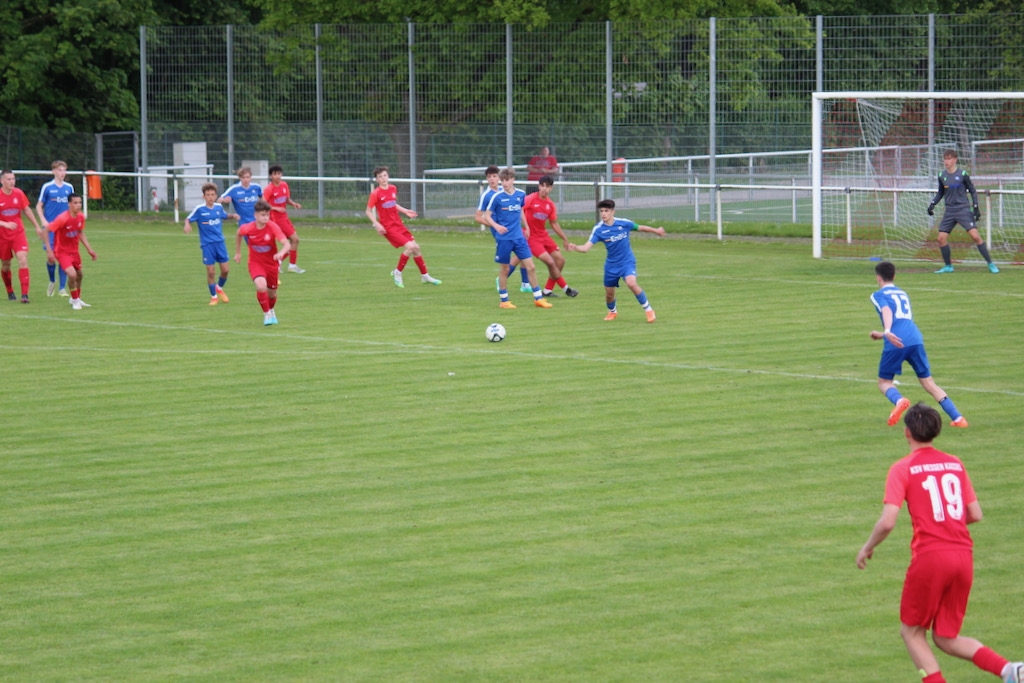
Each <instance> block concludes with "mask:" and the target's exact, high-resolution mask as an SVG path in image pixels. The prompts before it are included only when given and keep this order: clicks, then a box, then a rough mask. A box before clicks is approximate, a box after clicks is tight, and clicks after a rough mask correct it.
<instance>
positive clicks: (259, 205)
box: [252, 199, 270, 212]
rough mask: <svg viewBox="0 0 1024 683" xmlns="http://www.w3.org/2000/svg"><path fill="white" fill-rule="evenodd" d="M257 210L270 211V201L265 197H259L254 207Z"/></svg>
mask: <svg viewBox="0 0 1024 683" xmlns="http://www.w3.org/2000/svg"><path fill="white" fill-rule="evenodd" d="M252 210H253V211H254V212H255V211H270V202H268V201H267V200H265V199H257V200H256V204H255V205H254V206H253V207H252Z"/></svg>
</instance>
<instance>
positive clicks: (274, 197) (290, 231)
mask: <svg viewBox="0 0 1024 683" xmlns="http://www.w3.org/2000/svg"><path fill="white" fill-rule="evenodd" d="M269 173H270V184H269V185H267V186H266V187H264V188H263V198H264V199H266V200H267V203H269V204H270V216H271V220H273V221H274V222H275V223H277V225H278V227H280V228H281V232H283V233H284V236H285V237H287V238H288V242H289V243H290V244H291V245H292V250H291V251H290V252H289V253H288V264H289V265H288V272H289V273H305V272H306V271H304V270H303V269H302V268H299V266H298V265H297V264H296V263H295V262H296V261H297V260H298V258H299V235H298V234H297V233H296V232H295V226H294V225H292V221H291V219H290V218H288V207H289V206H290V207H292V208H293V209H301V208H302V204H299V203H298V202H295V201H292V193H291V190H290V189H289V188H288V183H286V182H285V181H283V180H281V176H282V175H284V169H282V168H281V167H280V166H278V165H277V164H274V165H273V166H271V167H270V171H269ZM281 267H282V268H284V263H283V262H282V263H281Z"/></svg>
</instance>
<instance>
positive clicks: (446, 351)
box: [0, 313, 1024, 396]
mask: <svg viewBox="0 0 1024 683" xmlns="http://www.w3.org/2000/svg"><path fill="white" fill-rule="evenodd" d="M0 318H21V319H33V320H46V321H52V322H62V323H71V324H77V325H100V326H108V327H135V328H140V329H152V330H167V331H174V332H201V333H206V334H214V335H232V336H239V337H250V338H260V339H266V338H267V337H268V336H272V337H274V338H275V339H284V340H291V341H300V342H316V343H321V344H322V343H334V344H342V345H346V346H356V347H360V346H361V347H364V348H363V350H358V351H353V350H352V349H344V350H342V349H338V350H337V351H301V350H297V349H289V351H288V353H289V354H291V355H294V356H307V357H318V356H319V357H322V356H332V355H338V354H342V353H344V354H345V355H352V354H353V353H358V354H360V355H379V354H393V353H395V352H400V353H411V354H437V355H464V354H487V355H495V354H502V355H506V356H514V357H518V358H529V359H538V360H552V361H569V360H571V361H583V362H588V363H606V364H612V365H632V366H636V367H646V368H663V369H668V370H686V371H695V372H710V373H727V374H736V375H762V376H767V377H788V378H794V379H807V380H820V381H826V382H856V383H863V384H875V383H876V382H877V379H875V378H862V377H845V376H841V375H819V374H811V373H799V372H783V371H778V370H761V369H757V368H730V367H725V366H721V365H698V364H693V363H669V362H664V361H650V360H644V359H622V358H604V357H600V356H589V355H586V354H555V353H531V352H526V351H515V350H506V348H507V347H497V346H494V345H487V346H482V347H479V348H478V347H465V346H434V345H429V344H403V343H399V342H379V341H368V340H365V339H345V338H337V337H319V336H311V335H297V334H287V333H285V334H282V333H280V332H268V331H263V330H259V331H255V330H220V329H215V328H204V327H195V326H189V325H156V324H150V323H132V322H111V321H101V320H88V319H83V318H57V317H53V316H32V315H7V314H2V313H0ZM0 349H2V350H5V351H35V352H39V351H44V352H48V353H49V352H68V351H75V352H78V353H83V352H91V353H110V354H118V353H135V354H151V355H182V354H185V355H196V354H209V355H249V354H252V353H255V352H256V351H255V350H243V349H219V350H218V349H180V348H179V349H159V348H126V347H120V346H119V347H89V346H72V347H64V346H40V345H31V346H30V345H12V344H0ZM950 388H951V389H955V390H956V391H964V392H973V393H979V394H998V395H1002V396H1024V392H1019V391H1009V390H1004V389H980V388H975V387H963V386H958V387H950Z"/></svg>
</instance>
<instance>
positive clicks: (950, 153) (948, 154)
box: [942, 149, 960, 159]
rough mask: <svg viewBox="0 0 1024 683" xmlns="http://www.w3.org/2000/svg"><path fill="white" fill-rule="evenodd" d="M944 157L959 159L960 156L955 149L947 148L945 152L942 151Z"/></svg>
mask: <svg viewBox="0 0 1024 683" xmlns="http://www.w3.org/2000/svg"><path fill="white" fill-rule="evenodd" d="M942 158H943V159H959V158H960V157H959V156H957V154H956V150H955V149H947V150H946V151H945V152H943V153H942Z"/></svg>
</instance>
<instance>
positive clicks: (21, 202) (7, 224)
mask: <svg viewBox="0 0 1024 683" xmlns="http://www.w3.org/2000/svg"><path fill="white" fill-rule="evenodd" d="M15 182H16V180H15V178H14V171H12V170H10V169H9V168H5V169H3V170H2V171H0V276H2V277H3V281H4V287H5V288H6V289H7V298H8V299H10V300H11V301H17V300H18V297H17V296H15V295H14V282H13V280H12V279H11V257H14V258H16V259H17V260H18V281H19V282H20V283H21V303H23V304H27V303H28V285H29V274H28V239H27V238H26V237H25V224H24V223H22V222H21V214H25V215H26V216H28V217H29V220H31V221H32V225H34V226H35V228H36V236H37V237H39V239H40V240H43V241H47V242H48V241H49V240H48V238H47V236H46V235H45V234H44V233H43V229H42V227H40V225H39V222H38V221H37V220H36V215H35V214H34V213H32V211H31V210H30V209H29V203H28V197H26V196H25V193H24V192H22V191H21V190H20V189H19V188H17V187H15V186H14V185H15ZM44 246H49V244H47V245H44Z"/></svg>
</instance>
